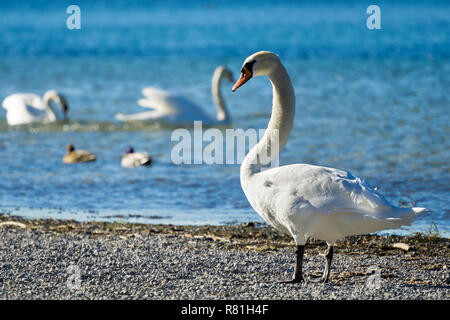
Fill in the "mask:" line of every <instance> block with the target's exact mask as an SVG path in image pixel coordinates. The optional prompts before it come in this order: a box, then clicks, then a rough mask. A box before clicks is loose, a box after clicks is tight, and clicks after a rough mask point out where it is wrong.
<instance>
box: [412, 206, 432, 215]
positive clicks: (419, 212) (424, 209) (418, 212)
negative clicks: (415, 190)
mask: <svg viewBox="0 0 450 320" xmlns="http://www.w3.org/2000/svg"><path fill="white" fill-rule="evenodd" d="M412 210H413V211H414V213H415V214H416V215H419V214H421V213H425V212H428V211H430V210H428V209H427V208H421V207H415V208H412Z"/></svg>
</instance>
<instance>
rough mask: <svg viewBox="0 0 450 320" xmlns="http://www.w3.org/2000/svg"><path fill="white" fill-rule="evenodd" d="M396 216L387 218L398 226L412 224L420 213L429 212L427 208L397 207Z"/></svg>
mask: <svg viewBox="0 0 450 320" xmlns="http://www.w3.org/2000/svg"><path fill="white" fill-rule="evenodd" d="M395 211H396V215H397V216H396V217H389V218H387V219H386V220H387V221H388V222H389V223H392V224H393V225H395V226H397V227H401V226H410V225H411V223H412V222H413V221H414V220H415V219H416V218H417V216H418V215H420V214H422V213H425V212H428V211H429V210H428V209H426V208H420V207H416V208H396V210H395Z"/></svg>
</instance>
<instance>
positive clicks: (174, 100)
mask: <svg viewBox="0 0 450 320" xmlns="http://www.w3.org/2000/svg"><path fill="white" fill-rule="evenodd" d="M142 93H143V95H144V96H145V98H144V99H140V100H139V101H138V104H139V105H140V106H141V107H144V108H153V109H155V110H158V111H160V112H161V113H165V114H167V115H185V116H186V117H187V118H189V119H196V120H204V119H205V118H208V115H207V114H205V112H204V111H203V110H202V109H201V108H200V107H199V106H197V105H196V104H195V103H193V102H191V101H190V100H188V99H186V98H185V97H183V96H180V95H176V94H173V93H170V92H168V91H165V90H162V89H158V88H153V87H147V88H144V89H143V90H142Z"/></svg>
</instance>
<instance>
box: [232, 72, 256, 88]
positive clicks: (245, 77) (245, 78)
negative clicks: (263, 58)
mask: <svg viewBox="0 0 450 320" xmlns="http://www.w3.org/2000/svg"><path fill="white" fill-rule="evenodd" d="M252 76H253V74H252V73H251V72H250V71H248V70H247V68H245V67H244V68H242V71H241V77H240V78H239V80H238V81H237V82H236V84H235V85H234V87H233V89H231V91H233V92H234V91H236V90H237V89H238V88H239V87H240V86H242V85H243V84H244V83H246V82H247V81H248V80H250V79H251V78H252Z"/></svg>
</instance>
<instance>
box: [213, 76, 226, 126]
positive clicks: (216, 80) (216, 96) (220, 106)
mask: <svg viewBox="0 0 450 320" xmlns="http://www.w3.org/2000/svg"><path fill="white" fill-rule="evenodd" d="M223 72H224V70H223V69H222V68H217V69H216V71H214V74H213V77H212V86H211V91H212V96H213V100H214V104H215V105H216V109H217V120H218V121H221V122H224V121H228V120H229V119H230V116H229V114H228V110H227V107H226V105H225V101H224V100H223V98H222V94H221V92H220V83H221V81H222V77H223Z"/></svg>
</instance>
